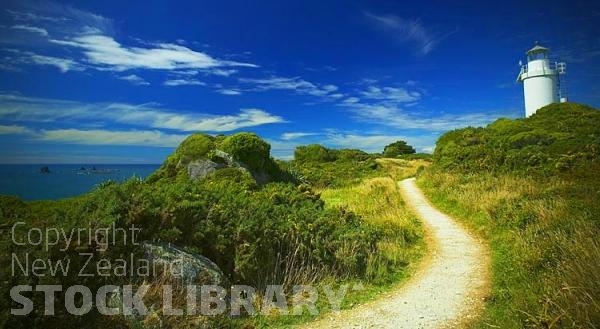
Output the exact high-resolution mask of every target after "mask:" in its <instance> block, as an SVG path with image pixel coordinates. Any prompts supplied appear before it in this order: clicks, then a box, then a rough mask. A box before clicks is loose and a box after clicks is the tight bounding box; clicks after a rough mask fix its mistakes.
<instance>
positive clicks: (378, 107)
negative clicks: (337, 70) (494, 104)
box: [343, 102, 515, 132]
mask: <svg viewBox="0 0 600 329" xmlns="http://www.w3.org/2000/svg"><path fill="white" fill-rule="evenodd" d="M343 106H346V107H348V108H349V109H350V111H351V112H352V114H353V117H354V119H355V120H357V121H359V122H362V123H371V124H377V125H382V126H388V127H392V128H397V129H422V130H426V131H435V132H441V131H447V130H452V129H457V128H461V127H466V126H474V127H478V126H485V125H486V124H488V123H490V122H492V121H494V120H496V119H498V118H500V117H506V116H510V117H512V116H514V114H515V111H512V110H506V111H494V112H490V111H485V112H484V111H481V112H472V113H460V114H440V115H438V116H419V115H415V114H414V113H412V112H409V111H406V110H405V109H403V108H401V107H399V106H397V105H385V104H366V103H361V102H358V103H354V104H350V105H348V104H344V105H343Z"/></svg>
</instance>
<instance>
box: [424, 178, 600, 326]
mask: <svg viewBox="0 0 600 329" xmlns="http://www.w3.org/2000/svg"><path fill="white" fill-rule="evenodd" d="M419 184H420V186H422V187H423V188H424V190H425V192H426V194H428V195H429V196H430V197H431V198H432V199H433V201H434V203H436V204H437V205H439V206H441V207H442V208H444V209H445V210H446V211H449V212H450V213H452V214H453V215H455V216H456V217H457V218H462V219H464V220H465V222H466V223H467V224H468V225H469V226H471V228H472V229H473V230H474V231H476V232H478V233H479V234H480V235H481V236H483V237H484V238H485V239H487V240H488V241H489V242H490V244H491V247H492V253H493V265H492V266H493V274H494V278H493V291H492V295H491V296H490V297H489V299H488V307H487V311H486V314H485V316H484V318H483V319H482V320H481V322H480V323H478V324H477V325H476V327H484V328H487V327H489V326H498V327H501V328H522V327H534V328H598V327H600V242H599V240H598V236H599V234H600V225H599V221H598V220H599V219H600V218H599V215H600V207H599V205H598V202H597V200H598V198H597V197H596V198H595V199H594V198H593V197H592V198H590V197H589V194H590V193H592V194H593V193H596V196H598V195H599V194H598V193H600V184H598V183H597V182H593V181H586V182H584V181H573V180H567V179H564V178H560V177H553V178H545V179H541V178H533V177H518V176H511V175H492V174H459V173H449V172H441V171H435V170H430V171H427V172H426V173H425V174H424V175H422V176H421V177H420V179H419Z"/></svg>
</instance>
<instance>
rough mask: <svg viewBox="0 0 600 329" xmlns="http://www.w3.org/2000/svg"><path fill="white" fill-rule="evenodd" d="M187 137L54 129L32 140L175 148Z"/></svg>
mask: <svg viewBox="0 0 600 329" xmlns="http://www.w3.org/2000/svg"><path fill="white" fill-rule="evenodd" d="M186 137H187V135H182V134H168V133H164V132H161V131H158V130H120V131H115V130H103V129H93V130H80V129H54V130H41V131H39V132H37V133H35V134H34V135H33V139H35V140H39V141H45V142H60V143H71V144H80V145H119V146H120V145H129V146H153V147H175V146H177V145H179V143H181V141H183V140H184V139H185V138H186Z"/></svg>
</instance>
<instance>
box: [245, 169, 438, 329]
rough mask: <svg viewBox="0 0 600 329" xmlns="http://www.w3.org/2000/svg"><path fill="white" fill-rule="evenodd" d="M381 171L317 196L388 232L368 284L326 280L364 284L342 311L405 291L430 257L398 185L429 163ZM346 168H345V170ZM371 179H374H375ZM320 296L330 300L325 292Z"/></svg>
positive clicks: (299, 319)
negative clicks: (424, 258)
mask: <svg viewBox="0 0 600 329" xmlns="http://www.w3.org/2000/svg"><path fill="white" fill-rule="evenodd" d="M376 162H377V163H378V164H379V165H380V166H381V168H380V172H379V173H377V174H376V175H378V176H380V177H375V178H363V179H362V180H361V181H359V183H354V182H348V183H347V184H340V185H345V186H343V187H328V188H322V189H320V190H318V191H317V193H318V194H319V195H320V198H321V199H322V200H323V201H324V202H325V207H326V208H328V209H344V210H345V211H349V212H352V213H355V214H357V215H358V216H360V217H361V218H362V219H364V220H365V222H366V223H368V224H370V225H373V226H374V227H376V228H377V229H378V230H379V231H380V232H382V236H381V239H380V240H379V242H378V243H377V245H376V247H375V248H374V250H373V254H372V255H371V257H369V260H368V262H367V267H366V276H365V280H360V281H359V280H354V279H350V280H345V281H343V282H340V281H338V282H333V281H332V280H327V279H325V280H323V282H321V284H332V285H334V286H336V287H337V286H339V285H340V284H348V285H350V287H353V286H354V285H355V284H360V285H361V286H362V287H364V289H363V290H352V289H349V290H348V293H347V295H346V297H345V298H344V300H343V302H342V304H341V309H349V308H351V307H354V306H356V305H358V304H362V303H365V302H368V301H370V300H373V299H375V298H377V297H378V296H379V295H380V294H381V293H383V292H386V291H390V290H392V289H394V288H396V287H398V286H399V285H401V284H402V283H403V282H404V280H405V279H406V278H408V277H409V276H410V274H411V273H412V272H413V270H414V269H415V268H416V265H417V264H418V262H419V260H420V258H421V257H422V256H423V255H424V254H425V252H426V246H425V243H424V241H423V228H422V226H421V224H420V222H419V221H418V219H417V218H416V217H415V216H414V214H413V213H412V212H410V211H409V210H408V209H407V207H406V206H405V203H404V200H403V199H402V197H401V195H400V192H399V190H398V188H397V181H398V180H400V179H403V178H406V177H411V176H414V175H415V174H416V172H417V170H419V168H420V167H422V166H427V165H428V162H427V161H426V160H410V161H408V160H399V159H377V160H376ZM342 167H343V166H342ZM371 174H372V173H369V174H368V175H371ZM319 296H324V294H323V291H322V290H319ZM317 307H318V309H319V312H320V314H323V313H326V312H329V311H330V308H329V305H328V304H327V303H326V299H323V298H320V299H319V301H318V304H317ZM314 318H316V316H311V315H310V314H308V313H307V312H305V314H303V316H294V317H278V316H272V317H256V318H254V319H252V321H251V322H252V325H253V326H255V327H259V328H260V327H286V326H289V325H296V324H301V323H305V322H307V321H310V320H312V319H314Z"/></svg>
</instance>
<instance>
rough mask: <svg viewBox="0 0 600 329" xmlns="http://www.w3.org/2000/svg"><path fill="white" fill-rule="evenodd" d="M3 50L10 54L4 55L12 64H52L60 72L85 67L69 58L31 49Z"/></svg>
mask: <svg viewBox="0 0 600 329" xmlns="http://www.w3.org/2000/svg"><path fill="white" fill-rule="evenodd" d="M4 52H6V53H8V54H10V55H9V56H7V57H6V59H7V60H9V61H10V62H11V63H12V64H15V63H18V64H28V65H43V66H54V67H56V68H58V69H59V70H60V71H61V72H62V73H65V72H68V71H83V70H85V67H84V66H83V65H81V64H80V63H78V62H76V61H74V60H72V59H69V58H60V57H54V56H45V55H40V54H36V53H34V52H31V51H21V50H16V49H4Z"/></svg>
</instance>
